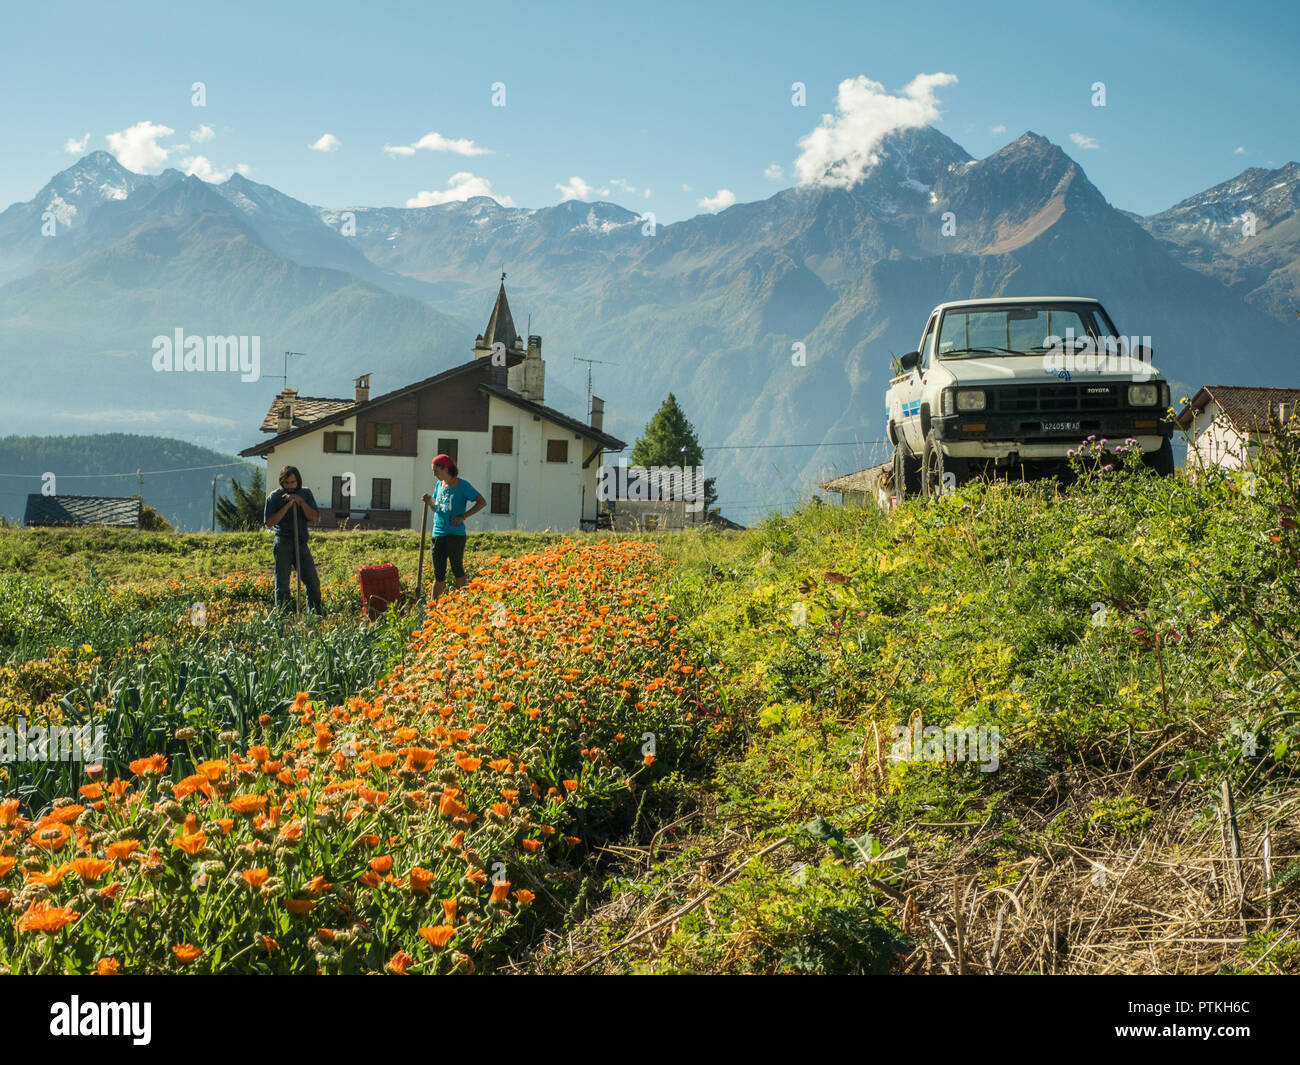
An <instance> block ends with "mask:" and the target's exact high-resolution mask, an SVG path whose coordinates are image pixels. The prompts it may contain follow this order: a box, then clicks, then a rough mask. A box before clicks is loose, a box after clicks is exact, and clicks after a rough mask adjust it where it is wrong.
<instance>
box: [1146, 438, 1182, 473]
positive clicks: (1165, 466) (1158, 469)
mask: <svg viewBox="0 0 1300 1065" xmlns="http://www.w3.org/2000/svg"><path fill="white" fill-rule="evenodd" d="M1142 461H1143V462H1144V463H1146V466H1147V469H1149V470H1152V471H1154V472H1155V473H1157V474H1158V475H1159V476H1161V477H1172V476H1173V475H1174V445H1173V443H1172V442H1171V441H1170V439H1169V437H1165V439H1164V442H1163V443H1162V444H1161V445H1160V446H1159V447H1158V448H1156V450H1155V451H1148V452H1145V453H1144V454H1143V456H1142Z"/></svg>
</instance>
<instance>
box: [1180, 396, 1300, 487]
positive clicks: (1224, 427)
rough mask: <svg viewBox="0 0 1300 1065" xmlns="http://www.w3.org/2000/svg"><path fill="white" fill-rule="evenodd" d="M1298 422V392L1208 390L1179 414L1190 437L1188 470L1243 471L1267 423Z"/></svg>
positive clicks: (1263, 442)
mask: <svg viewBox="0 0 1300 1065" xmlns="http://www.w3.org/2000/svg"><path fill="white" fill-rule="evenodd" d="M1274 418H1276V419H1277V420H1278V421H1279V422H1281V423H1282V424H1288V423H1289V424H1293V425H1294V424H1297V423H1296V422H1292V421H1291V419H1293V418H1295V419H1297V421H1300V388H1255V387H1245V386H1240V385H1206V386H1204V387H1203V388H1202V389H1201V390H1200V391H1198V392H1197V393H1196V395H1195V396H1193V397H1192V399H1191V401H1190V402H1189V403H1188V404H1187V406H1185V407H1184V408H1183V409H1182V410H1181V411H1180V412H1179V414H1178V424H1179V425H1181V426H1182V427H1183V429H1185V430H1186V431H1187V433H1188V435H1189V437H1190V442H1189V443H1188V445H1187V461H1186V467H1187V468H1188V469H1189V470H1209V469H1214V468H1218V469H1223V470H1243V469H1248V468H1250V467H1251V466H1253V465H1254V462H1255V456H1256V454H1257V453H1258V451H1259V448H1260V446H1261V445H1266V444H1267V443H1268V439H1269V434H1270V429H1269V425H1270V421H1271V420H1272V419H1274Z"/></svg>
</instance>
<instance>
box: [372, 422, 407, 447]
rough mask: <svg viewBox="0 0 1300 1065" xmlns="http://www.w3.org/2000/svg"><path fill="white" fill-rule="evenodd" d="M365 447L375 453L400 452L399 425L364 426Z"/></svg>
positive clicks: (375, 423)
mask: <svg viewBox="0 0 1300 1065" xmlns="http://www.w3.org/2000/svg"><path fill="white" fill-rule="evenodd" d="M366 447H368V448H373V449H374V450H376V451H401V450H402V426H401V423H399V422H369V423H368V424H367V425H366Z"/></svg>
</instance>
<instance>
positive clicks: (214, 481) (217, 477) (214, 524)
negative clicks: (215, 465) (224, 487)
mask: <svg viewBox="0 0 1300 1065" xmlns="http://www.w3.org/2000/svg"><path fill="white" fill-rule="evenodd" d="M224 476H225V474H224V473H215V474H213V475H212V531H213V532H216V531H217V482H218V481H219V480H221V478H223V477H224Z"/></svg>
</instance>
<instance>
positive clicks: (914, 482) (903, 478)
mask: <svg viewBox="0 0 1300 1065" xmlns="http://www.w3.org/2000/svg"><path fill="white" fill-rule="evenodd" d="M905 447H906V445H905V444H904V443H903V441H902V440H899V442H898V443H897V444H895V445H894V498H895V499H897V500H898V502H900V503H901V502H902V501H903V500H904V499H906V498H907V497H908V496H909V495H915V494H916V493H917V492H918V491H919V490H920V487H921V462H920V460H919V459H917V458H916V457H914V456H912V455H909V454H907V452H906V450H905Z"/></svg>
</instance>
